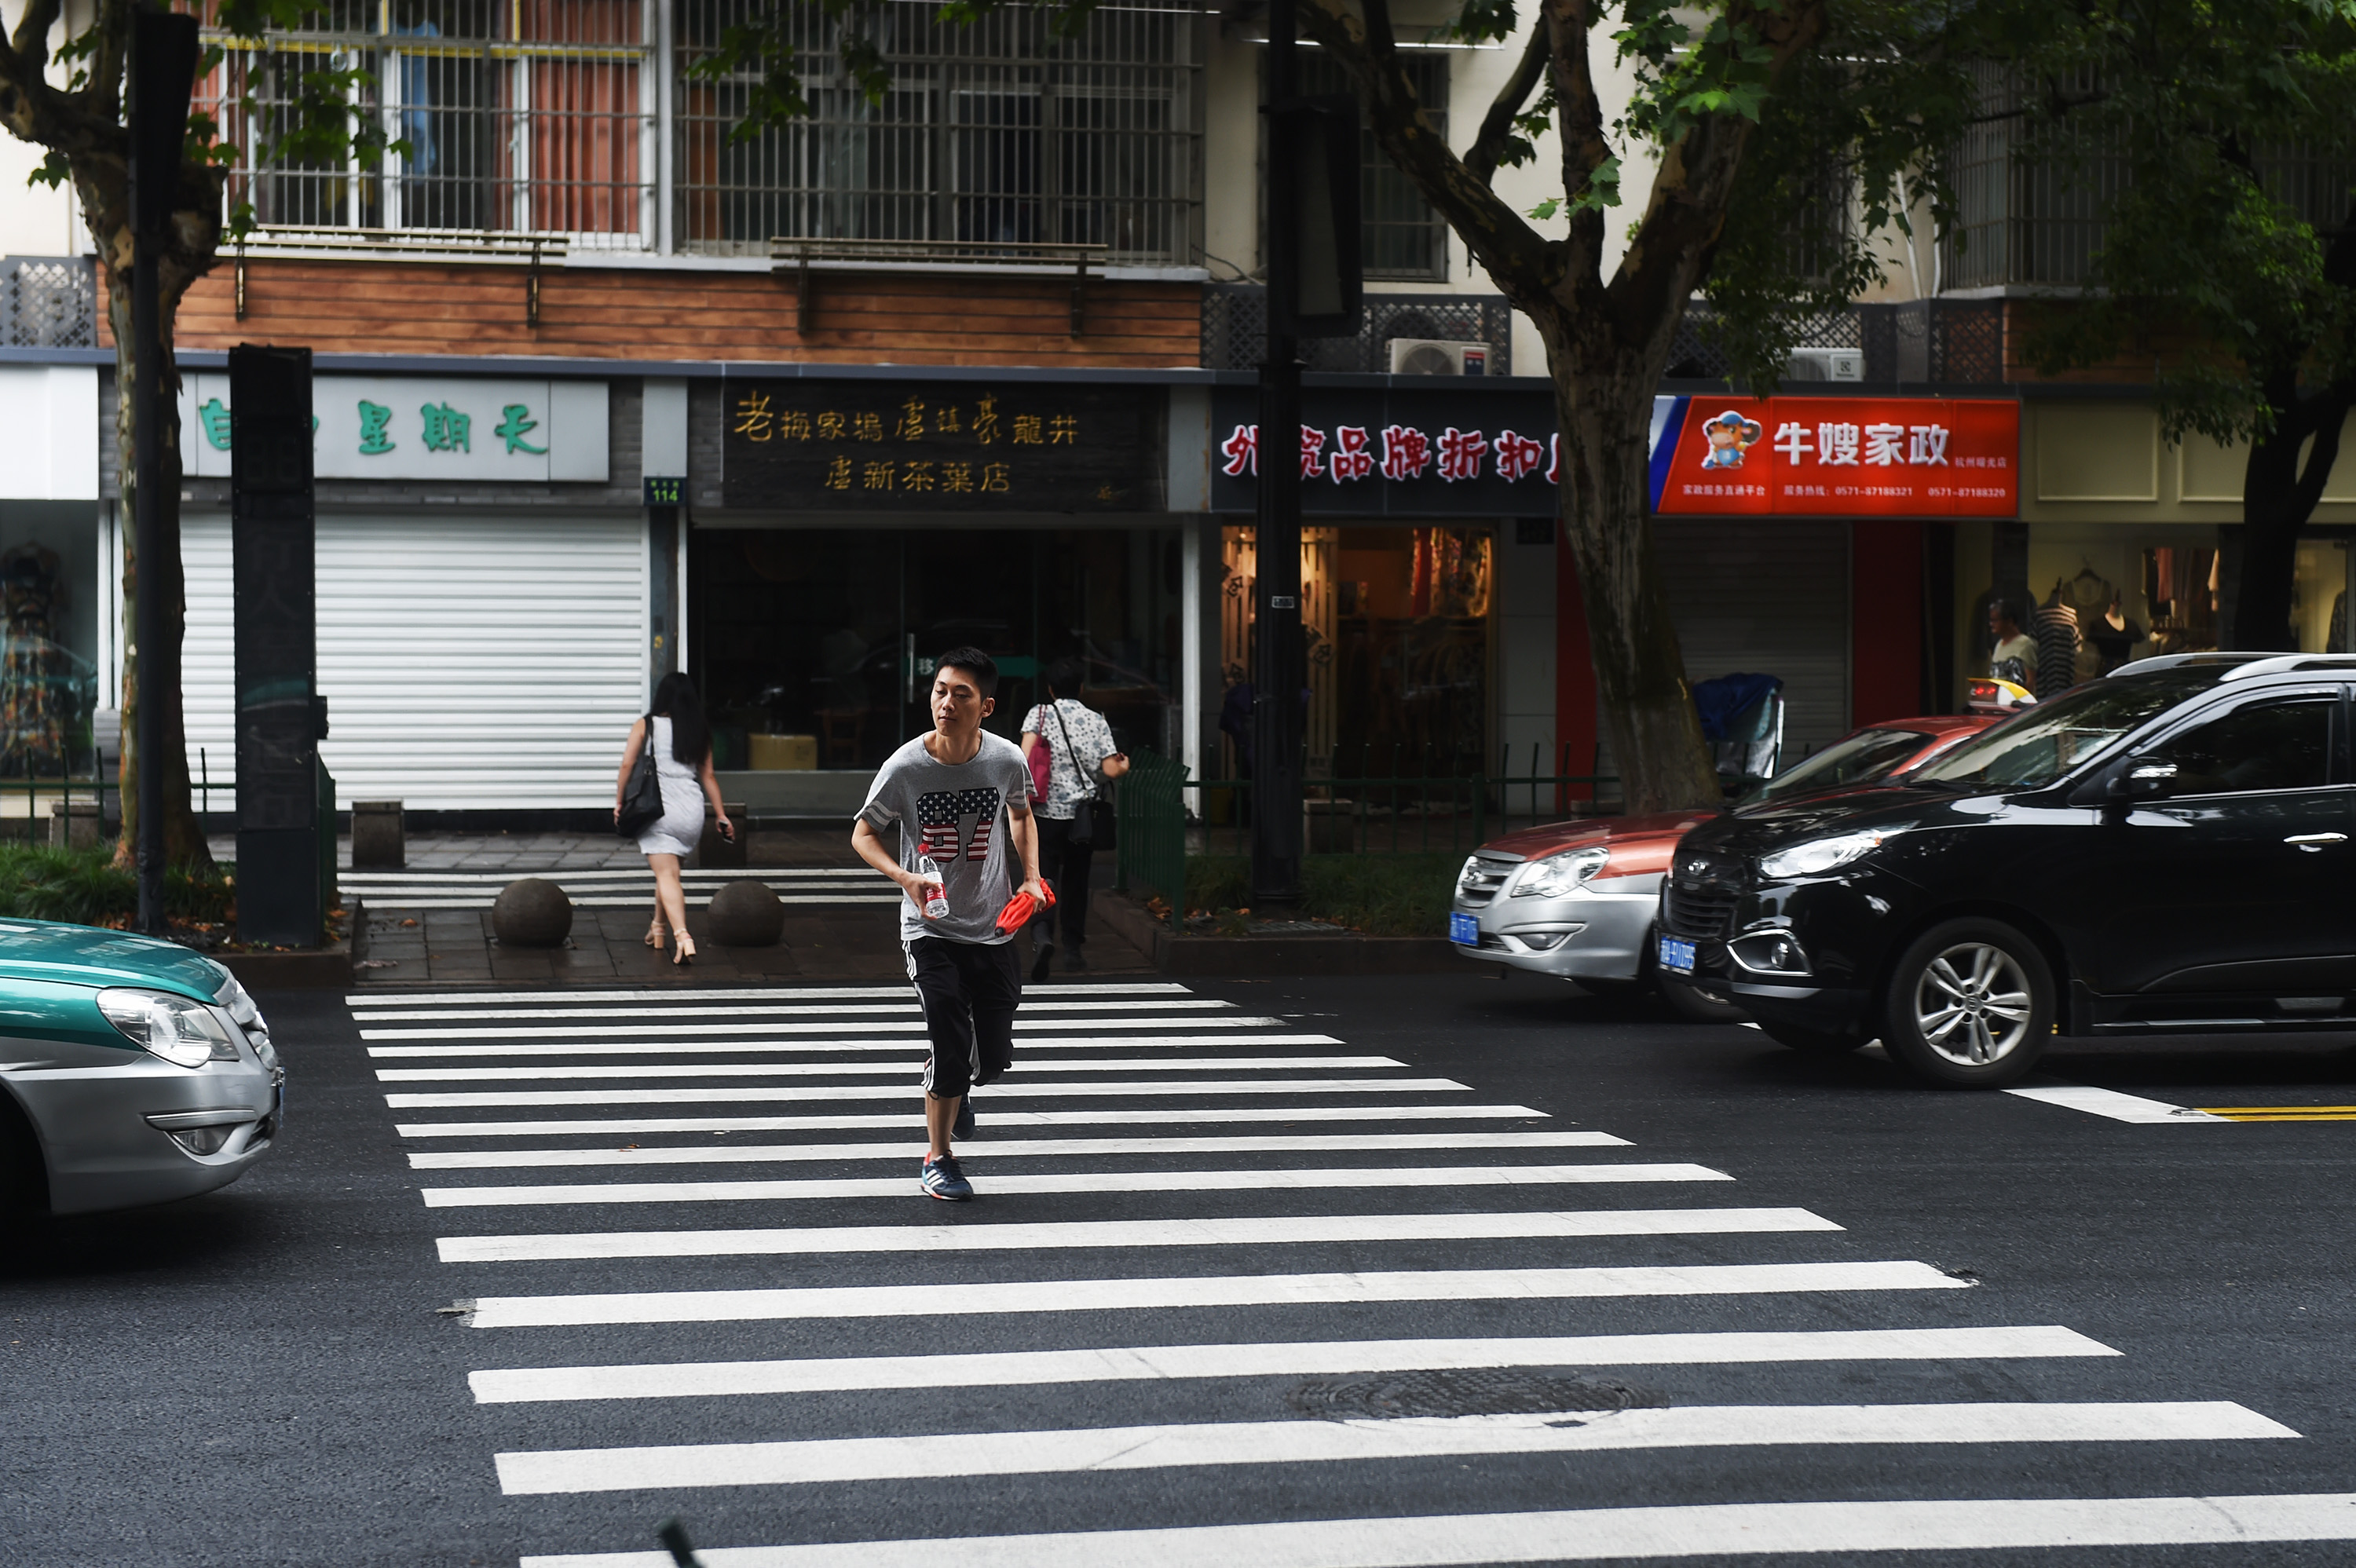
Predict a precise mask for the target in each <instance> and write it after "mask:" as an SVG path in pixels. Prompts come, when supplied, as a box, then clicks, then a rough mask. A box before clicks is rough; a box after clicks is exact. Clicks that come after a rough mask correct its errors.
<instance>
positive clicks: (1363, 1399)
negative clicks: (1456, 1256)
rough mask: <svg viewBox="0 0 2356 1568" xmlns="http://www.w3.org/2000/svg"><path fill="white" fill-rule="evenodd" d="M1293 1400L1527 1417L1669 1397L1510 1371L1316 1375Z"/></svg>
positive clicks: (1328, 1406)
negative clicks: (1329, 1376)
mask: <svg viewBox="0 0 2356 1568" xmlns="http://www.w3.org/2000/svg"><path fill="white" fill-rule="evenodd" d="M1288 1403H1290V1404H1291V1406H1292V1407H1293V1408H1294V1409H1295V1410H1298V1411H1300V1412H1301V1413H1302V1414H1304V1415H1323V1416H1331V1417H1335V1418H1343V1417H1350V1416H1367V1415H1371V1416H1387V1415H1521V1414H1529V1413H1545V1412H1551V1411H1558V1410H1565V1411H1568V1410H1596V1411H1601V1410H1640V1409H1659V1408H1661V1407H1663V1406H1665V1405H1666V1404H1667V1403H1669V1402H1668V1397H1667V1396H1666V1395H1665V1394H1662V1393H1659V1392H1655V1391H1654V1390H1652V1389H1647V1388H1641V1387H1639V1386H1637V1385H1636V1384H1634V1383H1624V1382H1616V1381H1605V1380H1602V1379H1599V1378H1578V1377H1548V1376H1545V1375H1542V1374H1536V1375H1534V1374H1532V1373H1529V1372H1526V1371H1519V1370H1516V1369H1511V1368H1480V1369H1473V1370H1470V1371H1419V1372H1397V1373H1393V1374H1390V1375H1387V1376H1384V1377H1373V1378H1312V1379H1310V1380H1309V1381H1306V1382H1304V1383H1302V1384H1301V1386H1300V1387H1298V1388H1296V1389H1294V1390H1293V1391H1292V1392H1291V1394H1290V1396H1289V1398H1288Z"/></svg>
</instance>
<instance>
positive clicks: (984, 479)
mask: <svg viewBox="0 0 2356 1568" xmlns="http://www.w3.org/2000/svg"><path fill="white" fill-rule="evenodd" d="M722 408H723V414H724V418H725V423H724V424H723V427H722V435H721V442H722V455H723V492H724V493H725V495H726V496H727V501H728V505H729V506H731V507H765V508H777V509H792V510H819V511H838V512H929V511H940V512H1136V511H1152V510H1158V509H1159V508H1160V507H1161V484H1160V468H1161V464H1160V462H1159V455H1160V451H1161V443H1160V442H1159V441H1158V440H1156V439H1155V437H1156V435H1157V433H1158V432H1156V430H1155V428H1154V422H1153V421H1152V420H1151V417H1150V410H1149V399H1148V397H1147V395H1146V394H1144V393H1143V392H1141V391H1138V390H1132V389H1127V388H1113V387H1077V386H1062V385H1056V384H1052V383H1027V382H1026V383H1017V384H1015V385H1012V386H991V385H990V384H988V383H980V382H977V383H970V384H933V385H927V386H921V387H910V386H908V385H906V384H905V383H902V384H894V383H891V382H882V381H831V382H830V381H735V380H732V381H729V382H727V383H726V393H725V395H724V397H723V403H722Z"/></svg>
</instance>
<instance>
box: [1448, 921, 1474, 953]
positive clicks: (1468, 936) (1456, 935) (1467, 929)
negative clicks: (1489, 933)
mask: <svg viewBox="0 0 2356 1568" xmlns="http://www.w3.org/2000/svg"><path fill="white" fill-rule="evenodd" d="M1448 940H1449V941H1451V942H1453V943H1455V944H1458V945H1459V946H1462V947H1478V946H1480V945H1481V923H1480V922H1479V921H1477V920H1474V919H1473V918H1472V916H1471V915H1469V914H1451V915H1450V916H1449V917H1448Z"/></svg>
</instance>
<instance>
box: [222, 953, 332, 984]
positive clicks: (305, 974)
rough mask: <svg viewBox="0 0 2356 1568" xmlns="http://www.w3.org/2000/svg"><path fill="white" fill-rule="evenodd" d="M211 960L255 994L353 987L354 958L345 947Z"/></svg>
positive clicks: (239, 954)
mask: <svg viewBox="0 0 2356 1568" xmlns="http://www.w3.org/2000/svg"><path fill="white" fill-rule="evenodd" d="M207 956H209V957H210V958H211V959H212V961H213V962H214V963H216V964H218V965H220V966H221V967H223V968H224V969H227V970H228V971H229V972H230V974H232V975H234V976H237V978H238V982H239V984H241V985H242V986H244V987H246V988H247V989H248V990H253V991H263V990H269V991H324V990H343V989H348V988H349V987H350V986H351V984H352V955H351V953H350V951H349V950H348V949H347V948H344V947H340V946H338V947H326V948H317V949H314V950H312V951H309V952H295V953H214V954H209V955H207Z"/></svg>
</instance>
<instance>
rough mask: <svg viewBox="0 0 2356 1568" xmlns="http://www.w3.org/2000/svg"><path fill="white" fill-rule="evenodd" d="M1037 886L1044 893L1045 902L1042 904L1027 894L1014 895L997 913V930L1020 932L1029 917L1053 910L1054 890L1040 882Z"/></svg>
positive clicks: (1029, 920)
mask: <svg viewBox="0 0 2356 1568" xmlns="http://www.w3.org/2000/svg"><path fill="white" fill-rule="evenodd" d="M1039 885H1040V887H1041V888H1043V889H1044V890H1045V891H1046V894H1047V897H1046V901H1044V902H1042V901H1039V900H1037V899H1034V898H1033V897H1032V896H1031V895H1030V894H1029V893H1017V894H1015V895H1014V896H1013V897H1012V898H1011V899H1008V900H1007V901H1006V907H1005V908H1004V909H1002V910H1000V911H999V912H998V929H999V930H1001V931H1009V932H1012V931H1020V930H1022V929H1023V927H1024V926H1025V925H1027V924H1029V923H1030V922H1031V917H1032V916H1033V915H1035V914H1037V913H1038V912H1040V911H1041V910H1043V909H1054V908H1055V889H1053V888H1050V887H1048V886H1047V884H1046V883H1044V882H1042V883H1040V884H1039Z"/></svg>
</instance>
